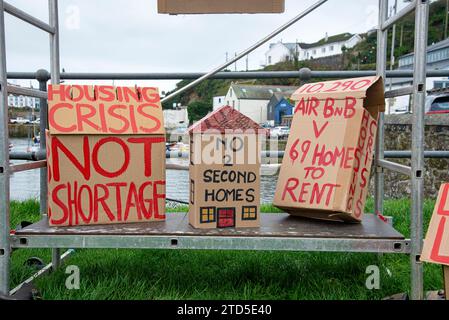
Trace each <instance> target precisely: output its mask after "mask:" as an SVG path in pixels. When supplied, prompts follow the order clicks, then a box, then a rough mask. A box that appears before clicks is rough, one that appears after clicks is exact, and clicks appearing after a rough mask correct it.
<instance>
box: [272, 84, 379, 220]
mask: <svg viewBox="0 0 449 320" xmlns="http://www.w3.org/2000/svg"><path fill="white" fill-rule="evenodd" d="M383 90H384V87H383V82H382V79H381V78H378V77H369V78H357V79H347V80H339V81H329V82H320V83H311V84H306V85H304V86H302V87H301V88H300V89H298V90H297V91H296V92H295V93H294V94H293V95H292V99H293V100H294V101H295V104H296V108H295V114H294V116H293V120H292V127H291V131H290V136H289V138H288V142H287V146H286V149H285V156H284V159H283V161H282V166H281V169H280V174H279V180H278V184H277V188H276V193H275V197H274V201H273V203H274V205H275V206H277V207H279V208H281V209H283V210H284V211H286V212H288V213H290V214H292V215H298V216H304V217H311V218H316V219H323V220H333V221H347V222H358V221H361V219H362V213H363V209H364V205H365V199H366V194H367V190H368V182H369V177H370V170H371V162H372V158H373V149H374V145H375V139H376V131H377V119H378V114H379V112H382V111H384V109H385V100H384V91H383Z"/></svg>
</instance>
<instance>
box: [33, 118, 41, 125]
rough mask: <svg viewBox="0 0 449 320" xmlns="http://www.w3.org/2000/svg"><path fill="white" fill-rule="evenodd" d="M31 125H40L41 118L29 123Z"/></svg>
mask: <svg viewBox="0 0 449 320" xmlns="http://www.w3.org/2000/svg"><path fill="white" fill-rule="evenodd" d="M31 123H32V124H41V118H36V120H33V121H31Z"/></svg>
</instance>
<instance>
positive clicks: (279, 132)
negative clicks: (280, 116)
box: [270, 127, 290, 139]
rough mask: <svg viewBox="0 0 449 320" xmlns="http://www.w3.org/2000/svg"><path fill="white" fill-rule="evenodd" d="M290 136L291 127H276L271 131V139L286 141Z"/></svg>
mask: <svg viewBox="0 0 449 320" xmlns="http://www.w3.org/2000/svg"><path fill="white" fill-rule="evenodd" d="M289 134H290V128H289V127H274V128H273V129H271V130H270V137H272V138H278V139H284V138H287V137H288V135H289Z"/></svg>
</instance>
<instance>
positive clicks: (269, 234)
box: [11, 213, 410, 253]
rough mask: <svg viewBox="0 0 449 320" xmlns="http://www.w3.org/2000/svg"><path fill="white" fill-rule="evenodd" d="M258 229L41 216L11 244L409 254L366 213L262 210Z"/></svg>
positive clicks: (181, 217)
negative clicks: (343, 217) (319, 215)
mask: <svg viewBox="0 0 449 320" xmlns="http://www.w3.org/2000/svg"><path fill="white" fill-rule="evenodd" d="M261 225H262V226H261V227H260V228H243V229H232V228H230V229H194V228H192V227H191V226H190V225H189V223H188V218H187V215H186V214H185V213H169V214H167V219H166V221H164V222H147V223H136V224H126V225H125V224H114V225H101V226H99V225H93V226H82V227H49V226H48V221H47V219H46V218H44V219H43V220H41V221H39V222H38V223H35V224H33V225H30V226H28V227H26V228H24V229H21V230H18V231H17V232H16V234H15V235H14V236H12V239H11V245H12V247H14V248H54V247H58V248H153V249H157V248H159V249H214V250H216V249H220V250H285V251H333V252H385V253H409V251H410V250H409V248H410V241H409V240H406V239H405V238H404V236H403V235H402V234H400V233H399V232H397V231H396V230H395V229H394V228H393V227H392V226H391V225H390V224H388V223H386V222H384V221H382V220H380V219H379V218H377V216H375V215H373V214H366V215H365V217H364V220H363V223H361V224H343V223H338V222H323V221H315V220H310V219H303V218H299V217H293V216H290V215H288V214H274V213H273V214H262V215H261Z"/></svg>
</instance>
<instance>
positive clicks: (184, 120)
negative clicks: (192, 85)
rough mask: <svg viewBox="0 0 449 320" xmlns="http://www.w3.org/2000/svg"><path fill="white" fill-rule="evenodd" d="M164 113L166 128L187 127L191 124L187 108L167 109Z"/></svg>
mask: <svg viewBox="0 0 449 320" xmlns="http://www.w3.org/2000/svg"><path fill="white" fill-rule="evenodd" d="M163 113H164V127H165V128H166V129H176V128H186V127H187V126H188V125H189V116H188V113H187V108H182V109H176V110H173V109H166V110H164V111H163Z"/></svg>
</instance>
